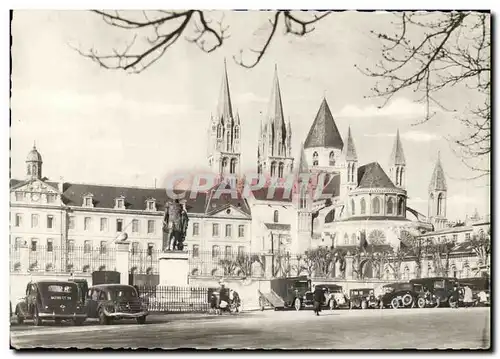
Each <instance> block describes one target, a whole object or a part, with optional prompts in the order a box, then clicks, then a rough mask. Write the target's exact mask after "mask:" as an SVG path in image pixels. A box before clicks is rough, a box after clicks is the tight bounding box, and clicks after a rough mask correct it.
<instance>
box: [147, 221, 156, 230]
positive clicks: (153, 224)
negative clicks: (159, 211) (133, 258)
mask: <svg viewBox="0 0 500 359" xmlns="http://www.w3.org/2000/svg"><path fill="white" fill-rule="evenodd" d="M154 232H155V221H154V220H153V219H150V220H148V233H154Z"/></svg>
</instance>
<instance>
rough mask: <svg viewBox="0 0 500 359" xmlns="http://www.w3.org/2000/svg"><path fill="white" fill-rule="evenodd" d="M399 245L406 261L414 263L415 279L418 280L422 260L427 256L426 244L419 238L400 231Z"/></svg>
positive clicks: (420, 273) (420, 274)
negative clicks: (409, 260)
mask: <svg viewBox="0 0 500 359" xmlns="http://www.w3.org/2000/svg"><path fill="white" fill-rule="evenodd" d="M399 240H400V241H401V245H403V247H404V251H405V254H406V256H407V257H408V259H411V260H413V261H414V262H415V267H416V270H415V277H416V278H420V277H421V276H422V260H423V259H424V258H425V257H426V255H427V245H426V244H427V243H426V241H424V240H423V239H422V238H421V237H420V236H418V235H414V234H413V233H410V232H409V231H406V230H402V231H401V233H400V238H399Z"/></svg>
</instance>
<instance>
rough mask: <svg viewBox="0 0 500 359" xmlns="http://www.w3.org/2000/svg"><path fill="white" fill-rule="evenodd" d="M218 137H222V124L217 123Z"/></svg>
mask: <svg viewBox="0 0 500 359" xmlns="http://www.w3.org/2000/svg"><path fill="white" fill-rule="evenodd" d="M217 138H222V126H221V125H217Z"/></svg>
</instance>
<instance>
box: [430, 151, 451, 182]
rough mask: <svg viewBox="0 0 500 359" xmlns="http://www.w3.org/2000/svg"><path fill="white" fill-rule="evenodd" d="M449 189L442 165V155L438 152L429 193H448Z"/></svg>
mask: <svg viewBox="0 0 500 359" xmlns="http://www.w3.org/2000/svg"><path fill="white" fill-rule="evenodd" d="M447 189H448V187H447V186H446V178H445V175H444V171H443V166H442V165H441V155H440V153H439V152H438V158H437V161H436V166H435V167H434V172H433V173H432V178H431V183H429V191H446V190H447Z"/></svg>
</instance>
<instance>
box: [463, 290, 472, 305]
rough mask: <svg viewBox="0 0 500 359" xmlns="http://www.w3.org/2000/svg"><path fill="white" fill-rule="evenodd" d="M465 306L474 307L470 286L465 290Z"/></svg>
mask: <svg viewBox="0 0 500 359" xmlns="http://www.w3.org/2000/svg"><path fill="white" fill-rule="evenodd" d="M464 304H465V307H466V308H469V307H470V306H472V289H470V287H469V286H468V285H465V288H464Z"/></svg>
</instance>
